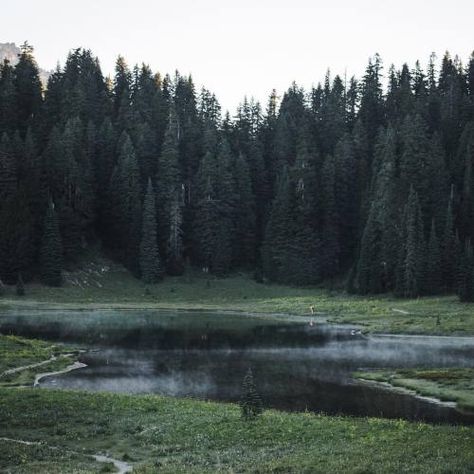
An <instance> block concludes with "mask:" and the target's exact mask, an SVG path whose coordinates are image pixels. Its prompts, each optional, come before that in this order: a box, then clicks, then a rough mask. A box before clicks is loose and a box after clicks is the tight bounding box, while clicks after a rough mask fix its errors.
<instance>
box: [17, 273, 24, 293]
mask: <svg viewBox="0 0 474 474" xmlns="http://www.w3.org/2000/svg"><path fill="white" fill-rule="evenodd" d="M16 294H17V296H25V283H24V282H23V277H22V276H21V273H19V274H18V280H17V282H16Z"/></svg>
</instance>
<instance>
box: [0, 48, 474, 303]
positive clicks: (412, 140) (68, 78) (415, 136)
mask: <svg viewBox="0 0 474 474" xmlns="http://www.w3.org/2000/svg"><path fill="white" fill-rule="evenodd" d="M33 53H34V52H33V48H32V47H31V46H29V45H28V44H27V43H25V44H24V45H23V46H22V48H21V53H20V55H19V61H18V63H17V64H16V65H15V66H12V65H11V64H10V63H9V62H8V60H5V61H4V62H3V64H2V65H1V66H0V229H1V231H0V278H1V279H2V280H3V281H4V282H6V283H14V282H16V281H17V280H18V279H19V278H23V279H25V280H26V281H28V280H31V279H34V278H39V279H41V280H42V281H43V282H44V283H45V284H48V285H60V284H61V270H62V268H63V266H64V265H65V264H66V263H67V262H74V261H76V260H77V259H79V258H80V256H81V254H82V253H83V252H84V250H85V249H87V248H88V247H89V246H91V245H95V244H97V242H100V243H101V245H102V248H103V251H104V252H106V253H107V254H108V255H110V256H111V257H112V258H114V259H116V260H118V261H120V262H122V263H123V264H124V265H125V266H126V267H127V268H128V269H129V270H130V271H131V272H132V273H133V274H134V275H136V277H137V278H143V280H144V282H147V283H154V282H157V281H159V280H160V279H161V278H163V277H164V276H165V275H166V274H169V275H179V274H181V273H182V272H183V271H184V268H185V265H188V264H191V265H194V266H198V267H199V268H202V269H204V270H205V271H209V272H210V273H213V274H215V275H225V274H227V273H229V272H231V271H232V270H235V269H245V270H250V271H254V272H255V275H256V277H257V278H259V279H268V280H269V281H274V282H280V283H287V284H294V285H312V284H316V283H319V282H322V281H325V280H330V279H332V278H334V277H345V280H346V282H347V283H346V284H347V289H348V290H349V291H351V292H355V293H360V294H371V293H381V292H389V291H391V292H394V293H395V294H397V295H400V296H405V297H415V296H419V295H432V294H439V293H447V292H458V294H459V295H460V297H461V299H462V300H465V301H472V300H473V299H474V257H473V250H472V243H471V241H472V239H473V237H474V170H473V167H474V56H471V58H470V59H469V61H468V62H467V64H463V63H462V62H461V61H460V60H459V59H458V58H457V57H454V58H452V57H451V56H450V55H449V54H448V53H446V54H445V55H444V57H443V58H442V60H441V61H440V62H439V63H438V61H436V58H435V56H434V55H432V56H431V57H430V58H429V62H428V66H427V68H425V69H423V68H422V67H421V66H420V63H419V62H417V63H416V64H415V65H414V67H413V68H410V67H409V66H408V65H407V64H404V65H403V66H402V67H401V69H396V68H395V67H393V66H391V67H389V68H387V69H384V67H383V65H382V60H381V58H380V57H379V56H378V55H375V56H374V57H373V58H371V59H370V60H369V62H368V65H367V67H366V70H365V74H364V75H363V77H361V78H355V77H352V78H350V80H346V79H345V78H341V77H339V76H337V75H336V76H334V77H332V75H331V74H330V73H329V72H328V73H327V75H326V77H325V78H324V81H323V82H322V83H320V84H318V85H317V86H315V87H313V88H312V89H311V90H309V91H306V90H304V89H303V88H301V87H299V86H298V85H297V84H295V83H294V84H292V85H291V86H290V88H289V89H288V90H287V91H286V92H285V93H284V94H283V95H282V97H278V96H277V93H276V91H273V92H272V93H271V94H270V97H269V99H268V103H267V104H265V106H261V105H260V104H259V103H258V102H256V101H254V100H248V99H244V100H243V102H242V103H241V104H240V106H239V107H238V109H237V113H236V114H235V116H232V117H231V116H230V115H229V114H228V113H227V114H225V115H224V116H222V114H221V108H220V105H219V102H218V99H217V98H216V97H215V95H214V94H212V93H211V92H210V91H208V90H206V89H202V90H201V91H199V92H198V91H196V89H195V86H194V83H193V80H192V78H191V77H190V76H182V75H180V74H179V73H178V72H176V73H175V74H174V75H173V76H170V75H161V74H159V73H155V72H153V71H152V70H151V69H150V68H149V67H148V66H146V65H144V64H143V65H141V66H135V67H133V68H130V67H129V66H128V65H127V63H126V61H125V59H124V58H122V57H119V58H118V59H117V62H116V67H115V75H114V77H113V78H105V77H104V75H103V74H102V72H101V68H100V64H99V61H98V59H97V58H96V57H94V56H93V54H92V52H91V51H89V50H84V49H76V50H74V51H72V52H71V53H70V54H69V56H68V58H67V60H66V62H65V65H64V67H59V66H58V68H57V69H56V70H55V71H54V72H53V73H52V74H51V76H50V78H49V80H48V83H47V86H46V87H43V85H42V83H41V81H40V78H39V70H38V65H37V64H36V61H35V59H34V54H33ZM384 84H386V86H384Z"/></svg>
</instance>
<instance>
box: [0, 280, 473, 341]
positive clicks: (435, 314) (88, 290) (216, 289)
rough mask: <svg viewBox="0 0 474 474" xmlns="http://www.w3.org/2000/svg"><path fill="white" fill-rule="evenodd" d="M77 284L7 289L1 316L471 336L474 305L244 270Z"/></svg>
mask: <svg viewBox="0 0 474 474" xmlns="http://www.w3.org/2000/svg"><path fill="white" fill-rule="evenodd" d="M74 281H76V280H74ZM82 282H83V283H81V284H80V285H79V284H73V283H71V281H69V282H67V283H66V285H65V286H63V287H60V288H48V287H44V286H41V285H38V284H29V285H27V287H26V295H25V296H24V297H16V296H14V289H13V288H9V289H8V290H7V291H6V292H5V294H4V295H3V296H2V297H1V298H0V317H1V311H2V309H8V308H10V309H12V308H24V309H36V308H40V309H49V310H61V309H77V310H88V309H102V310H103V309H185V310H190V309H206V310H219V311H231V312H243V313H263V314H267V315H268V314H280V315H281V314H283V315H297V316H305V317H308V318H309V319H311V318H314V320H315V321H328V322H333V323H338V324H339V323H340V324H352V325H358V326H360V327H361V328H362V330H363V331H364V332H367V333H392V334H429V335H459V336H463V335H464V336H472V335H474V309H473V305H472V304H467V303H460V302H459V301H458V298H457V297H456V296H442V297H426V298H417V299H397V298H394V297H393V296H391V295H380V296H373V297H362V296H355V295H348V294H347V293H345V292H343V291H340V290H334V291H331V290H328V289H324V288H318V287H315V288H293V287H288V286H282V285H271V284H262V283H257V282H255V281H254V280H253V279H251V278H250V276H249V275H246V274H238V275H233V276H229V277H228V278H214V277H209V276H208V275H204V274H202V273H199V272H190V273H189V274H187V275H185V276H182V277H167V278H166V279H165V280H164V281H163V282H161V283H159V284H156V285H147V286H145V285H144V284H143V283H142V282H140V281H139V280H136V279H135V278H133V277H132V276H131V275H130V274H129V273H128V272H124V271H121V272H119V271H117V272H106V273H104V274H103V275H98V276H97V275H95V276H94V279H91V278H86V277H83V280H82ZM311 307H312V308H313V311H314V314H312V312H311Z"/></svg>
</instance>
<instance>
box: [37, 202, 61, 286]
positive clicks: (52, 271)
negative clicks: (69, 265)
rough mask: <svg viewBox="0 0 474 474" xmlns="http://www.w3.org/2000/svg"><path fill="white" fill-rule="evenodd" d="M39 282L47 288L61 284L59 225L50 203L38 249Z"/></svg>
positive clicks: (52, 205)
mask: <svg viewBox="0 0 474 474" xmlns="http://www.w3.org/2000/svg"><path fill="white" fill-rule="evenodd" d="M40 265H41V280H42V281H43V283H44V284H45V285H48V286H60V285H61V283H62V276H61V270H62V244H61V234H60V233H59V223H58V217H57V215H56V211H55V208H54V204H53V202H52V201H51V202H50V203H49V206H48V209H47V211H46V216H45V220H44V226H43V238H42V241H41V249H40Z"/></svg>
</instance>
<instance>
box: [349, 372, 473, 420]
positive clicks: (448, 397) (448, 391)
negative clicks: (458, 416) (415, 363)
mask: <svg viewBox="0 0 474 474" xmlns="http://www.w3.org/2000/svg"><path fill="white" fill-rule="evenodd" d="M354 376H355V378H357V379H361V380H368V381H373V382H382V383H387V384H389V385H391V386H392V387H397V388H403V389H407V390H410V391H413V392H416V393H417V394H419V395H421V396H425V397H433V398H436V399H438V400H441V401H450V402H455V403H456V405H457V408H458V409H459V410H461V411H466V412H469V413H474V368H462V369H461V368H449V369H398V370H374V371H369V372H356V373H355V374H354Z"/></svg>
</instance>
